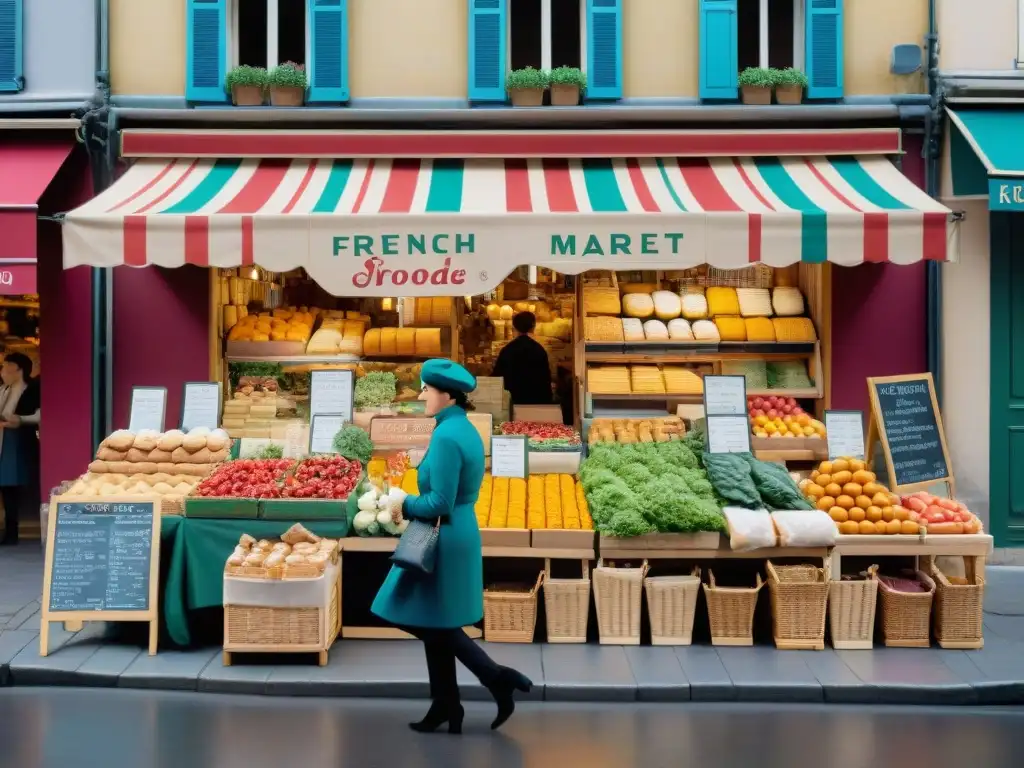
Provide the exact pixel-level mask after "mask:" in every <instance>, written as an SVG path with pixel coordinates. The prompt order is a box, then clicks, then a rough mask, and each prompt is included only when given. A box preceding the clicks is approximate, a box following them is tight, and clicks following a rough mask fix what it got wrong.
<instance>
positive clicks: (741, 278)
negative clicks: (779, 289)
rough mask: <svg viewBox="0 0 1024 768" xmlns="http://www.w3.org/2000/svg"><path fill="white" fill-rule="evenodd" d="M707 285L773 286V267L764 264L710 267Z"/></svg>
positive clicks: (735, 286)
mask: <svg viewBox="0 0 1024 768" xmlns="http://www.w3.org/2000/svg"><path fill="white" fill-rule="evenodd" d="M707 285H709V286H712V285H721V286H731V287H733V288H771V287H772V268H771V267H768V266H765V265H764V264H755V265H754V266H751V267H740V268H739V269H722V268H721V267H708V274H707Z"/></svg>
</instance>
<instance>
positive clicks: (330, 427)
mask: <svg viewBox="0 0 1024 768" xmlns="http://www.w3.org/2000/svg"><path fill="white" fill-rule="evenodd" d="M344 426H345V416H344V415H342V414H340V413H318V414H316V415H315V416H313V420H312V421H311V422H310V425H309V452H310V454H314V453H334V452H335V451H334V436H335V435H337V434H338V432H340V431H341V428H342V427H344Z"/></svg>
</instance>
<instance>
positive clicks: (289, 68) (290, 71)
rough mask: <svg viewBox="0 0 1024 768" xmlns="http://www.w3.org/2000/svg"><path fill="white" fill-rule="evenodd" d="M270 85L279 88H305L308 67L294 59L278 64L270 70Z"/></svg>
mask: <svg viewBox="0 0 1024 768" xmlns="http://www.w3.org/2000/svg"><path fill="white" fill-rule="evenodd" d="M269 79H270V85H271V86H276V87H278V88H303V89H305V87H306V84H307V81H306V69H305V67H303V66H302V65H301V64H296V63H295V62H293V61H286V62H285V63H284V64H278V65H277V66H276V67H274V68H273V69H272V70H270V75H269Z"/></svg>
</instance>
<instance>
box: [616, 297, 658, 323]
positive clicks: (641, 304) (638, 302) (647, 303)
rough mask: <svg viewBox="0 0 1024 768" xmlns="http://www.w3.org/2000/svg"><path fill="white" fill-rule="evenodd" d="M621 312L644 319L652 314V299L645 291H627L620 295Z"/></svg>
mask: <svg viewBox="0 0 1024 768" xmlns="http://www.w3.org/2000/svg"><path fill="white" fill-rule="evenodd" d="M622 314H624V315H626V316H627V317H637V318H640V319H641V320H644V319H646V318H648V317H651V316H652V315H653V314H654V299H652V298H651V297H650V295H649V294H646V293H627V294H626V295H625V296H623V297H622Z"/></svg>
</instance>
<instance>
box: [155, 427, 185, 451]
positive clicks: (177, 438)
mask: <svg viewBox="0 0 1024 768" xmlns="http://www.w3.org/2000/svg"><path fill="white" fill-rule="evenodd" d="M184 439H185V433H184V432H181V431H180V430H177V429H172V430H170V431H169V432H164V434H163V435H162V436H161V437H160V439H159V440H157V441H156V447H157V449H158V450H161V451H167V452H168V453H170V452H171V451H173V450H174V449H175V448H181V443H182V441H183V440H184Z"/></svg>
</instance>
